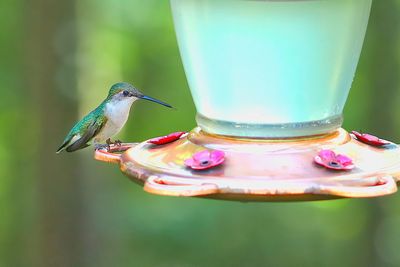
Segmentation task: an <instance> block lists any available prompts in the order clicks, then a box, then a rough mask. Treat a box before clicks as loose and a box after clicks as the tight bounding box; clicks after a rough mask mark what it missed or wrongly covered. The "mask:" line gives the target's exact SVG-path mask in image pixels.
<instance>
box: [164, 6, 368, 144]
mask: <svg viewBox="0 0 400 267" xmlns="http://www.w3.org/2000/svg"><path fill="white" fill-rule="evenodd" d="M170 1H171V7H172V11H173V18H174V23H175V30H176V34H177V38H178V43H179V48H180V52H181V56H182V60H183V64H184V68H185V72H186V75H187V79H188V82H189V86H190V89H191V93H192V96H193V99H194V102H195V105H196V108H197V112H198V116H197V123H198V125H199V126H200V127H201V128H202V129H203V130H204V131H206V132H209V133H213V134H220V135H228V136H239V137H266V138H282V137H296V136H308V135H315V134H322V133H328V132H331V131H334V130H336V129H337V128H339V127H340V126H341V124H342V110H343V107H344V104H345V102H346V99H347V95H348V93H349V90H350V86H351V83H352V80H353V77H354V73H355V70H356V66H357V62H358V59H359V56H360V52H361V48H362V43H363V40H364V36H365V31H366V27H367V23H368V17H369V13H370V7H371V1H372V0H264V1H262V0H258V1H256V0H170Z"/></svg>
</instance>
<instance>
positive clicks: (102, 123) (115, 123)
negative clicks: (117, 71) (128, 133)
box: [56, 82, 172, 153]
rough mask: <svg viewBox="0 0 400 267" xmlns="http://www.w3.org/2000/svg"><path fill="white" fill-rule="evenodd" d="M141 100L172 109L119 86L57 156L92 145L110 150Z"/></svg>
mask: <svg viewBox="0 0 400 267" xmlns="http://www.w3.org/2000/svg"><path fill="white" fill-rule="evenodd" d="M138 99H144V100H149V101H152V102H155V103H158V104H161V105H164V106H166V107H169V108H172V106H170V105H169V104H167V103H164V102H162V101H160V100H157V99H155V98H152V97H150V96H147V95H144V94H142V93H141V92H140V91H139V90H138V89H137V88H135V87H134V86H133V85H131V84H129V83H125V82H119V83H116V84H114V85H113V86H111V88H110V90H109V92H108V96H107V98H106V99H105V100H104V101H103V102H102V103H101V104H100V105H99V106H98V107H97V108H95V109H94V110H93V111H92V112H90V113H89V114H87V115H86V116H85V117H83V119H82V120H80V121H79V122H77V123H76V124H75V125H74V126H73V127H72V129H71V130H70V131H69V133H68V134H67V136H66V137H65V139H64V142H63V143H62V145H61V146H60V147H59V148H58V149H57V152H56V153H60V152H61V151H63V150H65V151H67V152H73V151H76V150H79V149H82V148H85V147H88V146H89V145H90V144H91V143H94V145H95V147H96V148H99V147H101V146H104V145H101V143H102V142H104V141H106V143H107V145H108V146H109V145H110V144H112V142H111V137H112V136H114V135H115V134H117V133H118V132H119V131H120V130H121V129H122V127H123V126H124V125H125V123H126V121H127V120H128V116H129V111H130V108H131V106H132V104H133V103H134V102H135V101H136V100H138ZM114 143H121V142H120V141H116V142H114Z"/></svg>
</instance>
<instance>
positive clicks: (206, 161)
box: [185, 150, 225, 170]
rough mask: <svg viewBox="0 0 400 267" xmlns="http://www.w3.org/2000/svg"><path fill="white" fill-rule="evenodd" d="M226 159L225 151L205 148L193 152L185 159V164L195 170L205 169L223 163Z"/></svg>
mask: <svg viewBox="0 0 400 267" xmlns="http://www.w3.org/2000/svg"><path fill="white" fill-rule="evenodd" d="M224 160H225V153H224V152H223V151H220V150H213V151H209V150H203V151H200V152H197V153H195V154H193V156H192V157H191V158H188V159H186V160H185V165H186V166H187V167H190V168H192V169H193V170H205V169H210V168H212V167H215V166H218V165H220V164H222V163H223V162H224Z"/></svg>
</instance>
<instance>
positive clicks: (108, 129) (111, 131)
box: [95, 98, 135, 142]
mask: <svg viewBox="0 0 400 267" xmlns="http://www.w3.org/2000/svg"><path fill="white" fill-rule="evenodd" d="M134 101H135V99H132V98H129V99H126V100H122V101H118V102H116V101H111V102H110V103H107V104H106V106H105V110H104V115H105V116H106V117H107V122H106V125H105V126H104V127H103V129H102V130H101V132H100V133H99V134H98V135H97V136H96V139H95V141H96V142H102V141H104V140H106V139H108V138H111V137H112V136H114V135H116V134H117V133H118V132H119V131H120V130H121V128H122V127H124V125H125V123H126V121H127V120H128V116H129V110H130V108H131V106H132V103H133V102H134Z"/></svg>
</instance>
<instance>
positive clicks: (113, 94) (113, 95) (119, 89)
mask: <svg viewBox="0 0 400 267" xmlns="http://www.w3.org/2000/svg"><path fill="white" fill-rule="evenodd" d="M107 99H109V100H112V101H118V102H119V101H122V102H126V101H128V102H131V103H133V102H134V101H135V100H137V99H144V100H149V101H152V102H155V103H158V104H161V105H164V106H166V107H169V108H172V106H170V105H169V104H167V103H164V102H162V101H160V100H157V99H155V98H152V97H150V96H146V95H144V94H142V93H141V92H140V91H139V90H138V89H137V88H136V87H134V86H133V85H131V84H129V83H125V82H120V83H116V84H114V85H113V86H111V88H110V91H109V92H108V96H107Z"/></svg>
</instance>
